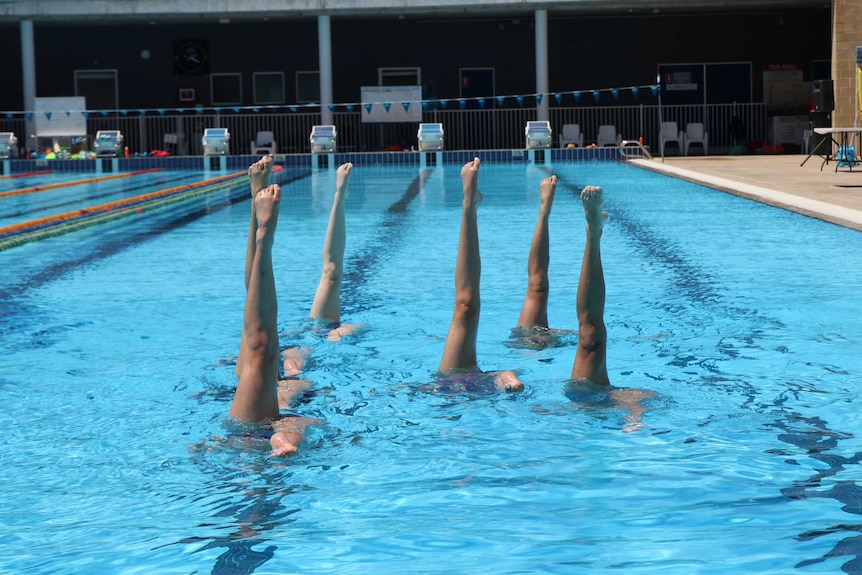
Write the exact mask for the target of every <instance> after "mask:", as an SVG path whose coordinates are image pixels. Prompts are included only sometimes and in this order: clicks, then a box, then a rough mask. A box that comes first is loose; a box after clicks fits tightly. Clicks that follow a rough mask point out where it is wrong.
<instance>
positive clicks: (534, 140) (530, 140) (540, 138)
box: [524, 120, 551, 150]
mask: <svg viewBox="0 0 862 575" xmlns="http://www.w3.org/2000/svg"><path fill="white" fill-rule="evenodd" d="M524 139H525V140H526V143H527V149H528V150H533V149H536V148H550V147H551V123H550V122H548V121H545V120H538V121H532V122H527V125H526V126H525V127H524Z"/></svg>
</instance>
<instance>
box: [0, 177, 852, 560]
mask: <svg viewBox="0 0 862 575" xmlns="http://www.w3.org/2000/svg"><path fill="white" fill-rule="evenodd" d="M355 163H357V166H356V168H355V169H354V173H353V176H351V190H352V191H351V195H350V197H349V198H348V204H347V227H348V246H347V261H346V265H345V273H346V276H345V282H344V288H343V292H342V293H343V318H344V319H345V321H350V322H360V323H363V324H366V326H367V327H366V328H365V330H364V331H362V332H361V333H360V334H359V335H357V336H352V337H350V338H348V339H346V340H345V341H343V342H341V343H338V344H335V343H330V342H327V341H325V340H324V339H322V338H320V337H319V336H316V335H315V334H314V333H313V332H309V331H308V330H303V329H302V327H303V326H304V325H305V322H304V318H305V316H306V315H307V313H308V310H309V308H310V305H311V298H312V296H313V293H314V289H315V287H316V285H317V280H318V278H319V273H320V269H319V266H320V252H321V246H322V241H323V234H324V231H325V226H326V219H327V217H328V213H329V207H330V205H331V204H330V202H331V199H332V192H333V190H334V177H335V175H334V172H333V171H329V170H306V171H304V172H301V173H299V172H298V173H296V174H294V176H295V177H294V178H293V179H292V181H290V182H289V183H287V182H286V183H285V185H284V187H283V200H282V209H281V216H280V222H279V227H278V233H277V236H276V243H275V248H274V266H275V273H276V281H277V289H278V296H279V320H280V321H279V323H280V326H282V330H283V332H284V333H283V337H282V343H283V344H286V343H291V342H292V343H297V344H304V345H308V346H310V347H312V348H313V349H314V356H313V360H312V362H311V364H310V366H309V369H308V370H307V372H306V375H307V376H308V379H309V380H311V381H312V382H313V384H314V390H315V391H314V393H313V394H312V395H311V396H309V397H308V398H307V399H306V400H304V402H303V403H302V404H301V405H300V406H299V408H298V409H297V412H298V413H301V414H303V415H308V416H312V417H317V418H319V419H321V420H323V421H324V422H325V424H324V425H323V426H321V427H320V428H317V429H315V430H313V431H312V432H311V433H310V435H309V438H308V441H307V444H306V445H305V446H304V448H303V450H302V452H301V453H300V454H299V455H298V456H297V457H295V458H291V459H289V460H283V461H282V460H272V459H270V458H268V457H267V454H266V451H265V450H263V449H260V450H250V451H249V450H246V451H241V450H237V449H231V448H229V447H223V448H213V449H206V448H202V447H201V444H202V442H205V444H206V445H208V446H212V442H211V441H209V440H210V438H211V437H213V436H222V435H224V434H225V429H224V427H223V423H222V422H223V419H224V417H225V415H226V413H227V409H228V406H229V402H230V399H231V397H232V392H233V389H234V386H235V378H234V376H233V367H232V366H231V365H230V361H229V359H230V358H231V357H232V356H234V355H235V353H236V350H237V347H238V342H239V329H240V326H241V317H242V305H243V297H244V289H243V282H242V269H243V258H244V249H245V234H246V231H247V223H248V213H249V206H248V200H247V199H245V191H244V189H236V190H229V191H225V192H224V193H219V194H214V195H210V196H207V197H206V198H204V199H201V200H200V201H195V202H188V203H184V204H178V205H176V206H174V207H171V208H169V209H166V210H162V211H158V212H154V213H152V214H147V215H146V216H145V217H141V218H132V219H126V220H120V221H117V222H114V223H109V224H105V225H103V226H97V227H91V228H87V229H84V230H81V231H79V232H75V233H72V234H67V235H63V236H60V237H56V238H50V239H46V240H42V241H40V242H36V243H30V244H26V245H23V246H20V247H16V248H13V249H9V250H6V251H4V252H0V265H2V269H3V270H4V272H3V277H4V281H3V285H2V298H0V306H2V314H0V342H2V346H0V349H2V354H3V357H2V361H0V394H2V395H0V397H2V399H3V405H4V411H3V412H2V415H0V426H2V429H3V430H4V434H5V438H4V439H5V441H3V442H2V447H0V483H2V485H3V486H4V487H3V489H4V494H5V498H4V499H5V502H6V505H4V507H3V510H2V512H0V525H2V526H3V529H2V531H3V533H4V534H3V535H2V547H0V549H2V550H3V553H2V554H0V571H6V572H27V573H52V574H53V573H156V572H158V573H191V572H198V573H207V572H213V573H251V572H255V573H304V574H306V573H327V574H329V573H363V574H364V573H370V572H374V573H416V572H435V571H442V570H446V571H448V572H452V573H467V572H469V573H494V574H498V573H518V572H520V573H581V572H594V571H600V570H606V569H617V570H621V571H623V572H626V573H653V572H655V573H658V572H660V573H722V574H726V573H730V572H732V573H788V572H799V573H834V572H836V571H837V570H839V569H844V570H845V571H846V572H849V573H862V565H860V563H862V559H860V558H859V557H858V555H857V554H859V553H862V551H860V550H862V536H860V535H859V531H860V527H859V525H860V524H862V521H859V518H860V514H862V506H860V505H859V501H860V500H862V497H860V494H862V493H860V489H859V488H858V487H857V481H858V480H859V479H860V476H862V473H860V466H859V461H860V460H862V445H860V439H859V438H858V437H857V436H856V434H855V433H854V431H855V430H856V429H857V428H858V427H859V425H860V419H862V416H860V414H859V411H860V410H859V409H858V405H859V403H858V402H859V400H858V398H857V397H856V391H857V389H858V388H859V387H860V385H862V377H860V375H859V374H860V372H862V360H860V359H859V358H860V354H859V349H860V344H862V325H860V322H859V321H858V318H859V317H860V314H862V298H860V297H859V295H858V291H857V290H858V286H859V285H862V271H860V270H862V266H860V265H859V254H860V253H862V249H860V248H862V235H860V234H859V233H858V232H854V231H851V230H848V229H844V228H841V227H837V226H834V225H831V224H827V223H823V222H820V221H817V220H814V219H810V218H806V217H804V216H800V215H797V214H793V213H790V212H785V211H782V210H778V209H774V208H769V207H765V206H762V205H760V204H757V203H754V202H751V201H748V200H744V199H741V198H737V197H733V196H730V195H726V194H723V193H720V192H716V191H712V190H708V189H705V188H702V187H699V186H696V185H694V184H690V183H686V182H681V181H676V180H672V179H668V178H666V177H663V176H660V175H657V174H652V173H646V172H644V171H642V170H640V169H638V168H635V167H632V166H627V165H619V164H615V163H606V162H592V163H589V162H588V163H577V164H561V165H554V166H552V168H551V167H547V166H532V165H527V166H525V165H508V164H490V163H489V164H486V165H484V166H483V168H482V174H481V176H480V189H482V191H483V193H484V194H485V201H484V203H483V205H482V206H481V207H480V208H479V226H480V229H479V231H480V241H481V248H482V263H483V275H482V296H483V306H482V319H481V324H480V329H479V339H478V356H479V362H480V367H482V368H484V369H517V370H518V371H519V374H520V377H521V379H523V380H524V382H525V383H526V385H527V390H526V391H525V392H524V393H521V394H517V395H509V396H499V397H490V398H488V397H485V398H470V397H451V396H445V395H435V394H429V393H424V392H422V391H420V390H419V389H418V388H419V387H420V386H421V385H422V384H423V383H426V382H428V381H430V380H431V378H432V376H433V373H434V371H435V370H436V367H437V365H438V363H439V360H440V354H441V353H442V350H443V339H444V338H445V335H446V329H447V327H448V323H449V319H450V316H451V310H452V296H453V291H454V290H453V284H452V274H453V270H454V263H455V252H456V247H457V234H458V226H459V222H460V202H461V191H460V180H459V177H458V171H459V169H460V165H457V166H456V165H448V164H446V165H442V166H437V167H434V168H429V169H416V168H415V167H413V168H411V167H372V166H362V165H360V164H358V162H355ZM549 169H553V171H554V172H555V173H557V174H558V176H559V177H560V178H561V180H562V182H561V184H560V185H559V186H558V191H557V199H556V201H555V204H554V211H553V213H552V215H551V224H550V225H551V268H550V274H551V277H550V281H551V295H550V302H549V318H550V323H551V326H552V327H557V328H563V329H570V328H573V327H575V326H576V318H575V316H574V301H575V293H576V287H577V277H578V272H579V269H580V262H581V254H582V250H583V241H584V231H583V230H584V227H583V214H582V208H581V207H580V205H579V202H578V201H576V198H575V194H574V190H575V189H576V188H577V187H579V186H582V185H585V184H589V183H595V184H600V185H603V186H604V187H605V190H606V192H605V195H606V201H605V204H606V209H607V211H608V213H609V215H610V220H609V223H608V225H607V226H606V228H605V234H604V238H603V241H602V244H603V259H604V264H605V276H606V282H607V306H606V320H607V324H608V330H609V348H608V356H609V359H608V362H609V373H610V377H611V381H612V383H613V384H614V385H616V386H619V387H632V388H638V389H645V390H651V391H654V392H656V394H657V395H656V397H655V398H654V399H652V400H650V402H649V404H648V405H649V407H650V408H651V409H650V410H649V411H648V412H647V413H646V414H645V415H644V417H643V423H644V424H645V427H644V428H643V429H641V430H640V431H637V432H635V433H622V431H621V430H622V428H623V425H624V417H625V414H624V413H623V412H622V411H621V410H619V409H615V408H612V407H608V406H603V405H592V404H586V403H580V404H578V403H572V402H571V401H570V400H568V399H567V398H566V397H565V395H564V394H563V389H564V384H565V381H566V378H567V377H568V375H569V372H570V370H571V363H572V360H573V358H574V351H575V350H574V347H572V346H571V345H569V346H563V347H555V348H551V349H546V350H543V351H534V350H524V349H516V348H512V347H510V346H507V345H506V342H507V339H508V335H509V330H510V328H511V327H512V326H513V325H514V323H515V321H516V320H517V316H518V312H519V310H520V306H521V302H522V298H523V295H524V291H525V288H526V259H527V251H528V248H529V242H530V237H531V234H532V231H533V226H534V224H535V218H536V215H537V210H538V182H539V181H540V180H541V179H542V178H543V177H545V175H546V174H547V173H548V170H549Z"/></svg>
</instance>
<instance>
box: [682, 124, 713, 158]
mask: <svg viewBox="0 0 862 575" xmlns="http://www.w3.org/2000/svg"><path fill="white" fill-rule="evenodd" d="M708 141H709V134H707V133H706V132H705V131H704V128H703V124H700V123H694V124H686V125H685V155H686V156H687V155H688V147H689V146H691V145H692V144H700V145H701V146H703V155H704V156H705V155H707V154H708V153H709V152H708V143H707V142H708Z"/></svg>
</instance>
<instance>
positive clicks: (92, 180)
mask: <svg viewBox="0 0 862 575" xmlns="http://www.w3.org/2000/svg"><path fill="white" fill-rule="evenodd" d="M161 171H162V169H161V168H151V169H149V170H138V171H136V172H129V173H127V174H114V175H111V176H101V177H98V178H86V179H83V180H74V181H71V182H57V183H55V184H47V185H44V186H33V187H30V188H21V189H20V190H11V191H9V192H0V198H5V197H7V196H21V195H24V194H32V193H34V192H44V191H45V190H56V189H57V188H66V187H69V186H79V185H81V184H95V183H97V182H107V181H108V180H116V179H119V178H131V177H132V176H139V175H141V174H151V173H153V172H161Z"/></svg>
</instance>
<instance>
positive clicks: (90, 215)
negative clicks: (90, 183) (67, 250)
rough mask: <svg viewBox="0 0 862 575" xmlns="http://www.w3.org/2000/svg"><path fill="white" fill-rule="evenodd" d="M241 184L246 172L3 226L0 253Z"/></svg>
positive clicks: (0, 233) (246, 176)
mask: <svg viewBox="0 0 862 575" xmlns="http://www.w3.org/2000/svg"><path fill="white" fill-rule="evenodd" d="M243 180H248V172H245V171H243V172H236V173H233V174H227V175H224V176H219V177H217V178H211V179H208V180H203V181H200V182H196V183H193V184H184V185H182V186H176V187H173V188H166V189H164V190H159V191H156V192H150V193H148V194H142V195H140V196H134V197H131V198H126V199H123V200H117V201H114V202H108V203H106V204H100V205H97V206H92V207H89V208H83V209H80V210H75V211H72V212H66V213H64V214H57V215H54V216H47V217H44V218H38V219H35V220H30V221H28V222H22V223H20V224H13V225H11V226H6V227H3V228H0V251H3V250H6V249H9V248H12V247H17V246H20V245H23V244H26V243H30V242H35V241H39V240H42V239H46V238H51V237H56V236H59V235H62V234H65V233H69V232H74V231H78V230H82V229H84V228H88V227H91V226H95V225H99V224H103V223H106V222H111V221H114V220H118V219H120V218H126V217H129V216H134V215H140V214H143V213H144V212H148V211H153V210H157V209H160V208H164V207H166V206H169V205H172V204H176V203H178V202H183V201H186V200H190V199H193V198H197V197H200V196H204V195H207V194H211V193H213V192H216V191H218V190H222V189H224V188H227V187H231V186H234V185H236V184H238V183H241V182H243Z"/></svg>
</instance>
